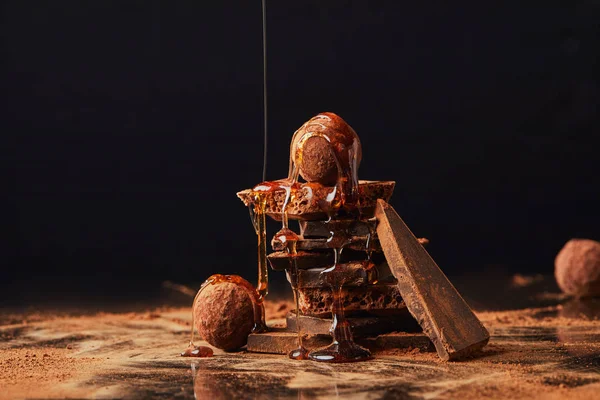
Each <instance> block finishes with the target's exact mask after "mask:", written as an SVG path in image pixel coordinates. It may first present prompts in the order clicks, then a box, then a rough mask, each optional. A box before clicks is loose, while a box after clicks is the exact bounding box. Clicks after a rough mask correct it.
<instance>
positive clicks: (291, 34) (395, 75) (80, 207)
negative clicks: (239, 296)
mask: <svg viewBox="0 0 600 400" xmlns="http://www.w3.org/2000/svg"><path fill="white" fill-rule="evenodd" d="M521 3H523V2H505V3H504V4H502V5H497V4H495V5H494V6H492V5H491V4H488V3H486V2H468V3H467V2H464V3H461V2H459V3H453V4H450V3H447V2H431V1H425V2H420V3H419V4H412V5H409V4H407V3H406V2H398V1H391V0H390V1H363V0H352V1H339V0H335V1H334V0H328V1H325V2H324V1H295V2H287V1H275V0H270V1H268V5H267V7H268V44H269V60H268V67H269V79H268V84H269V115H270V119H269V131H270V137H269V154H268V160H269V165H268V178H269V179H276V178H280V177H283V176H285V175H286V173H287V157H288V141H289V139H290V138H291V135H292V133H293V132H294V130H295V129H296V128H297V127H298V126H300V125H301V124H302V123H303V122H304V121H305V120H306V119H308V118H309V117H311V116H312V115H314V114H316V113H318V112H320V111H333V112H336V113H338V114H339V115H341V116H342V117H343V118H345V119H346V120H347V121H348V122H349V123H350V124H351V125H352V126H353V127H354V128H355V130H356V131H357V132H358V134H359V135H360V137H361V140H362V143H363V150H364V157H363V163H362V166H361V169H360V173H359V176H360V177H361V178H363V179H379V180H387V179H390V180H396V181H397V189H396V193H395V195H394V197H393V198H392V204H393V205H394V206H395V207H396V209H397V210H398V211H399V213H400V214H401V215H402V216H403V217H404V218H405V220H406V221H407V223H408V224H409V226H411V228H412V229H413V231H415V233H416V234H417V235H420V236H426V237H428V238H430V239H431V245H430V247H429V249H430V252H431V253H432V254H433V256H434V258H435V259H436V260H437V261H438V263H439V264H440V265H441V266H442V268H443V269H444V270H445V271H446V272H447V273H448V274H450V275H464V274H469V273H474V274H478V273H481V272H482V271H483V272H485V271H494V270H498V269H501V270H505V271H508V272H521V273H537V272H540V273H551V272H552V268H553V258H554V256H555V254H556V252H557V251H558V250H559V249H560V247H561V246H562V245H563V243H564V242H565V241H566V240H568V239H569V238H571V237H590V238H594V239H599V238H600V221H599V218H598V205H599V200H600V196H599V189H598V179H597V172H598V170H599V168H598V148H597V144H596V143H597V140H596V137H597V135H598V133H599V132H600V130H599V128H600V124H599V118H598V110H597V107H598V83H599V82H598V78H599V76H600V67H599V66H598V51H599V50H598V49H600V37H599V34H600V29H599V25H598V21H600V5H599V3H598V2H595V1H594V2H593V1H589V2H549V3H548V2H545V3H544V4H545V5H543V6H542V5H541V3H537V2H536V5H534V4H533V3H534V2H525V3H524V4H521ZM0 18H1V24H2V25H1V42H0V43H1V47H0V51H1V53H0V54H1V57H2V64H1V75H0V83H1V91H0V94H1V96H2V97H3V100H4V101H3V105H2V108H1V110H2V111H1V112H2V114H1V120H0V124H1V125H0V128H1V132H2V138H1V143H0V148H1V152H2V164H3V165H2V169H1V171H2V172H1V174H2V178H3V180H4V183H3V186H2V187H3V195H2V199H1V202H2V204H1V206H2V208H1V209H2V223H1V227H0V229H1V233H2V238H1V244H0V246H1V251H2V259H1V261H0V262H1V268H2V273H1V283H2V285H3V291H2V294H3V295H4V297H6V298H8V297H9V296H10V297H11V298H12V299H13V300H15V299H16V301H17V302H19V301H22V302H26V301H29V300H30V299H31V297H29V295H28V293H32V292H36V293H55V294H60V293H63V294H66V293H70V292H73V291H75V292H77V291H79V292H81V293H95V292H99V293H103V294H104V295H109V296H110V295H112V294H114V293H116V292H117V291H119V290H121V288H122V287H126V288H129V289H130V290H132V291H134V292H135V291H141V290H142V289H143V288H147V287H153V285H157V284H158V283H159V282H160V281H162V280H165V279H170V280H174V281H179V282H182V283H192V282H199V281H201V280H203V279H204V278H206V277H207V276H208V275H210V274H212V273H216V272H220V273H238V274H241V275H243V276H245V277H246V278H248V279H250V280H251V281H254V280H255V274H256V273H255V270H256V255H255V235H254V232H253V229H252V227H251V225H250V221H249V218H248V214H247V210H246V209H245V208H244V207H243V205H242V204H241V203H240V202H239V201H238V199H237V198H236V196H235V193H236V191H238V190H241V189H243V188H247V187H251V186H253V185H254V184H256V183H258V182H259V181H260V177H261V168H262V139H261V135H262V94H261V89H262V82H261V79H262V55H261V5H260V1H259V0H256V1H254V0H253V1H250V0H244V1H238V2H233V1H211V2H208V1H183V0H181V1H174V2H168V1H118V2H117V1H115V2H111V1H85V2H84V1H66V0H61V1H54V2H33V1H30V2H23V1H20V0H11V1H4V2H3V3H2V8H1V16H0ZM272 275H275V276H274V277H273V278H274V279H276V280H279V281H283V277H282V276H281V275H280V274H272Z"/></svg>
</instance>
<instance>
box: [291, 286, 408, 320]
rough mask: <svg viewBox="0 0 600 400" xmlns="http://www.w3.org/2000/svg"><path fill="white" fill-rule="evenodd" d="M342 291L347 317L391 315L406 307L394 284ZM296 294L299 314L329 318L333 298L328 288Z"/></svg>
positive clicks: (304, 289) (307, 290)
mask: <svg viewBox="0 0 600 400" xmlns="http://www.w3.org/2000/svg"><path fill="white" fill-rule="evenodd" d="M343 289H344V290H343V292H342V302H343V304H344V310H345V312H346V315H347V316H350V315H352V313H353V312H355V311H370V312H387V313H390V314H393V313H396V312H397V311H398V310H402V309H403V308H405V307H406V305H405V304H404V300H403V299H402V296H401V295H400V290H398V286H397V285H396V284H395V283H393V284H376V285H367V286H358V287H357V286H347V287H344V288H343ZM298 294H299V296H298V299H299V302H300V313H301V314H303V315H312V316H318V317H320V316H331V305H332V303H333V298H332V294H331V289H330V288H329V287H327V286H325V287H321V288H299V290H298Z"/></svg>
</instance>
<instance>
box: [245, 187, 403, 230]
mask: <svg viewBox="0 0 600 400" xmlns="http://www.w3.org/2000/svg"><path fill="white" fill-rule="evenodd" d="M394 186H395V182H393V181H359V184H358V193H359V196H358V198H359V203H360V211H361V215H362V217H363V218H372V217H373V215H374V213H375V206H376V204H377V199H384V200H386V201H388V200H389V199H390V197H391V196H392V193H393V191H394ZM333 189H334V188H333V187H329V186H319V185H318V184H314V183H312V184H310V185H309V184H301V185H300V187H299V189H297V190H296V189H294V195H293V196H292V198H291V199H290V201H289V204H288V205H287V207H286V211H287V214H288V218H289V219H296V220H305V221H309V220H326V219H328V215H327V212H326V211H325V210H324V209H323V199H325V198H326V197H327V195H329V194H330V193H331V192H332V191H333ZM254 194H255V192H254V191H253V190H252V189H246V190H242V191H241V192H238V193H237V196H238V198H239V199H240V200H242V202H243V203H244V204H245V205H246V206H249V205H251V204H253V203H254ZM262 195H263V196H264V197H265V201H266V205H265V213H266V214H267V215H268V216H269V217H271V218H273V219H275V220H277V221H281V216H282V208H283V205H284V204H285V199H286V191H285V189H278V190H273V191H269V192H262Z"/></svg>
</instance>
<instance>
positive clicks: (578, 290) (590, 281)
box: [554, 239, 600, 297]
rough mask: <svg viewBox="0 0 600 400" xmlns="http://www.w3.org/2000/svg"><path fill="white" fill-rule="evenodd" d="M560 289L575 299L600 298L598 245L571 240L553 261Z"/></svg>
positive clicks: (593, 242)
mask: <svg viewBox="0 0 600 400" xmlns="http://www.w3.org/2000/svg"><path fill="white" fill-rule="evenodd" d="M554 265H555V269H554V275H555V277H556V282H557V283H558V286H559V287H560V289H561V290H562V291H563V292H565V293H567V294H570V295H573V296H575V297H592V296H600V243H599V242H596V241H595V240H589V239H571V240H569V241H568V242H567V244H565V246H564V247H563V248H562V250H561V251H560V252H559V253H558V255H557V256H556V260H555V261H554Z"/></svg>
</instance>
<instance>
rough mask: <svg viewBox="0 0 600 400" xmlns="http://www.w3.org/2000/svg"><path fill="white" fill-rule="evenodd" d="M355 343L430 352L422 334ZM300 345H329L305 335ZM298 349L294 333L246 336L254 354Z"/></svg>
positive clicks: (328, 340) (319, 337) (325, 338)
mask: <svg viewBox="0 0 600 400" xmlns="http://www.w3.org/2000/svg"><path fill="white" fill-rule="evenodd" d="M356 343H358V344H359V345H361V346H363V347H366V348H368V349H369V350H371V351H374V352H377V351H378V350H383V351H385V350H389V349H407V350H408V349H410V350H412V349H416V348H418V349H420V350H421V351H431V349H432V347H433V346H432V345H431V341H430V340H429V338H428V337H427V336H425V335H424V334H423V333H406V332H394V333H386V334H383V335H379V336H377V337H374V338H356ZM302 344H303V345H304V347H305V348H306V349H308V350H312V349H316V348H319V347H323V346H327V345H328V344H331V336H329V335H307V336H305V337H304V339H303V340H302ZM296 347H298V336H297V335H296V333H295V332H286V331H284V330H281V329H279V330H274V329H272V330H271V331H269V332H266V333H251V334H250V336H248V345H247V346H246V349H247V350H248V351H250V352H254V353H269V354H287V353H288V352H289V351H290V350H292V349H295V348H296Z"/></svg>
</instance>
